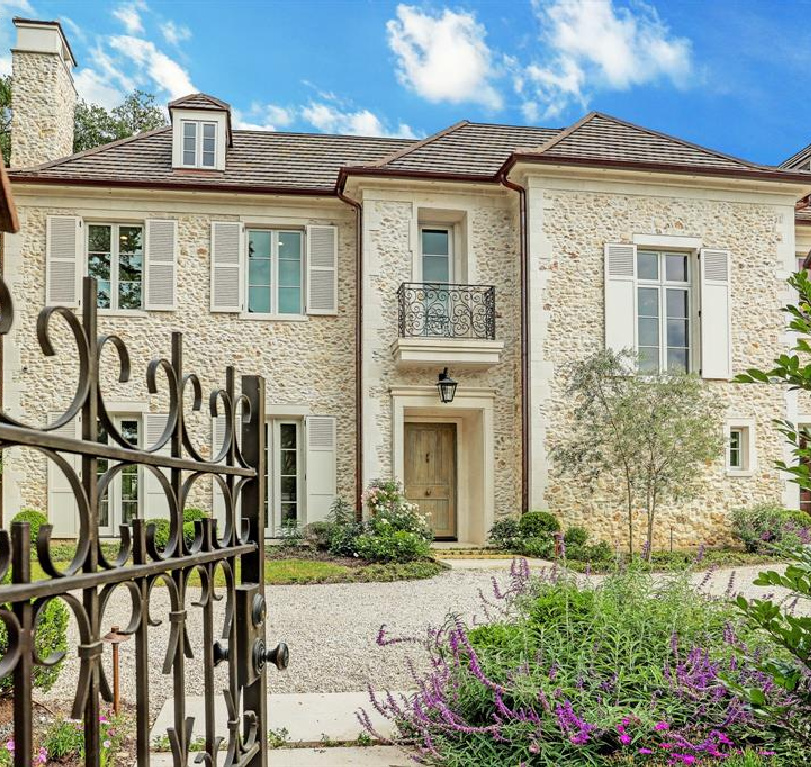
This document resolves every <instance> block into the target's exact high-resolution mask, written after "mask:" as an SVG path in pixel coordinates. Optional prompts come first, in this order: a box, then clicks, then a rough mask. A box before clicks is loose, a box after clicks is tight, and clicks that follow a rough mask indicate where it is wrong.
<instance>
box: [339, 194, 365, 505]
mask: <svg viewBox="0 0 811 767" xmlns="http://www.w3.org/2000/svg"><path fill="white" fill-rule="evenodd" d="M336 192H337V194H338V198H339V199H340V200H341V201H342V202H345V203H346V204H347V205H351V206H352V207H353V208H354V209H355V228H356V234H355V239H356V242H355V247H356V254H355V513H356V514H357V517H358V519H360V518H361V516H362V514H363V507H362V503H361V497H362V495H363V370H362V365H363V208H362V206H361V204H360V203H359V202H358V201H357V200H353V199H352V198H351V197H348V196H347V195H346V194H344V190H343V187H340V188H338V189H336Z"/></svg>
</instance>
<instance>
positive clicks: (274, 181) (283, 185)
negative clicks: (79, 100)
mask: <svg viewBox="0 0 811 767" xmlns="http://www.w3.org/2000/svg"><path fill="white" fill-rule="evenodd" d="M409 143H411V142H410V141H407V140H404V139H383V138H366V137H363V136H332V135H326V134H321V133H313V134H310V133H280V132H273V131H240V130H236V131H234V132H233V146H232V147H231V148H229V150H228V160H227V162H226V166H225V171H198V170H177V169H173V168H172V129H171V128H159V129H158V130H155V131H149V132H146V133H141V134H138V135H137V136H132V137H131V138H127V139H123V140H121V141H115V142H113V143H112V144H105V145H104V146H101V147H97V148H96V149H90V150H88V151H86V152H80V153H79V154H75V155H72V156H70V157H67V158H64V159H62V160H56V161H54V162H50V163H46V164H44V165H40V166H37V167H35V168H26V169H16V170H13V171H12V173H11V175H12V178H13V180H15V181H26V180H37V181H45V182H48V181H50V182H52V183H55V182H60V181H62V182H64V183H76V182H78V183H86V184H97V185H99V184H102V185H108V184H109V185H113V186H147V187H175V188H178V189H182V188H190V187H194V188H206V187H208V188H211V189H223V188H228V189H232V190H234V191H240V190H243V191H274V190H278V191H279V192H282V193H285V192H286V193H296V192H297V193H309V194H334V191H335V181H336V179H337V178H338V171H339V170H340V169H341V168H342V167H343V166H345V165H351V164H367V163H371V162H375V161H377V160H379V159H381V158H382V157H385V156H387V155H390V154H391V153H392V152H395V151H397V150H399V149H402V148H403V147H405V146H407V145H408V144H409Z"/></svg>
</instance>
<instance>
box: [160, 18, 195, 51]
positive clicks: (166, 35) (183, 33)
mask: <svg viewBox="0 0 811 767" xmlns="http://www.w3.org/2000/svg"><path fill="white" fill-rule="evenodd" d="M161 34H162V35H163V39H164V40H166V42H167V43H170V44H171V45H179V44H180V43H182V42H183V41H184V40H188V39H189V38H190V37H191V30H190V29H189V28H188V27H187V26H186V25H185V24H175V22H174V21H167V22H166V23H165V24H162V25H161Z"/></svg>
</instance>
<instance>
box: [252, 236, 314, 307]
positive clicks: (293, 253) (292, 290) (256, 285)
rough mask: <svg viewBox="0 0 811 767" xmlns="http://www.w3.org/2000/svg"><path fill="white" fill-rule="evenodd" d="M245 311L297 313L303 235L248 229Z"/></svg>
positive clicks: (299, 297)
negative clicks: (246, 302) (246, 303)
mask: <svg viewBox="0 0 811 767" xmlns="http://www.w3.org/2000/svg"><path fill="white" fill-rule="evenodd" d="M247 239H248V269H247V272H248V312H249V313H251V314H301V313H302V312H303V309H304V305H303V304H304V302H303V291H302V285H303V284H304V279H303V277H304V257H303V256H304V252H303V250H304V232H303V231H300V230H295V229H292V230H284V229H248V230H247Z"/></svg>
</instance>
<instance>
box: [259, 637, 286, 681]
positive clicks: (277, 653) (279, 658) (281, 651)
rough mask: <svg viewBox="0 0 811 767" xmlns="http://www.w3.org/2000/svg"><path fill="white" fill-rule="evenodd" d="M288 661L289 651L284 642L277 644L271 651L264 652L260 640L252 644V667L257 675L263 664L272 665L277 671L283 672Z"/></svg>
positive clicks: (263, 646)
mask: <svg viewBox="0 0 811 767" xmlns="http://www.w3.org/2000/svg"><path fill="white" fill-rule="evenodd" d="M289 661H290V650H288V648H287V645H286V644H285V643H284V642H279V644H278V645H276V647H274V648H273V649H272V650H266V649H265V643H264V642H263V641H262V640H261V639H257V640H256V641H255V642H254V643H253V667H254V670H255V671H256V673H257V674H261V673H262V669H263V668H264V667H265V663H272V664H273V665H274V666H276V668H277V669H279V671H284V670H285V669H286V668H287V664H288V663H289Z"/></svg>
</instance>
